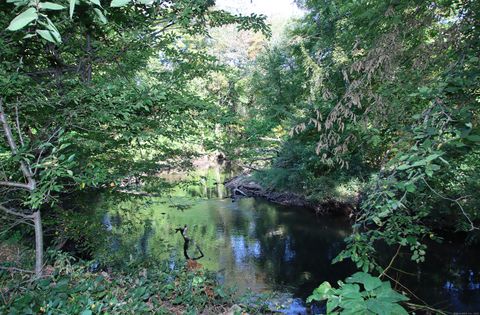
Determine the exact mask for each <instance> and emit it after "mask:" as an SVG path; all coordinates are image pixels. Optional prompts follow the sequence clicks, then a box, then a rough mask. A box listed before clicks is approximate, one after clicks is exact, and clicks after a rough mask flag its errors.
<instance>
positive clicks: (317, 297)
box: [307, 281, 332, 303]
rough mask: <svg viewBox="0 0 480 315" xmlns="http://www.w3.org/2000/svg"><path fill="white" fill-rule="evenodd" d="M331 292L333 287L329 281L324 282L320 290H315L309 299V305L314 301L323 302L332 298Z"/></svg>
mask: <svg viewBox="0 0 480 315" xmlns="http://www.w3.org/2000/svg"><path fill="white" fill-rule="evenodd" d="M330 290H332V286H331V285H330V283H328V282H327V281H325V282H323V283H322V284H321V285H320V286H319V287H318V288H316V289H315V290H313V294H312V295H310V296H309V297H308V298H307V303H310V302H312V301H323V300H325V299H327V298H329V296H330V294H329V293H330Z"/></svg>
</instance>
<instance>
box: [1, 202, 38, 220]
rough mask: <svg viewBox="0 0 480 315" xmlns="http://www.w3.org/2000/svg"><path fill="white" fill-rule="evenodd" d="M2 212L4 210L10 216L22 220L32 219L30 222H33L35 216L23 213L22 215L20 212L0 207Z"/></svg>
mask: <svg viewBox="0 0 480 315" xmlns="http://www.w3.org/2000/svg"><path fill="white" fill-rule="evenodd" d="M0 210H2V211H3V212H6V213H8V214H11V215H14V216H17V217H20V218H22V219H30V220H33V218H34V217H33V215H29V214H23V213H20V212H17V211H13V210H11V209H8V208H5V207H4V206H2V205H0Z"/></svg>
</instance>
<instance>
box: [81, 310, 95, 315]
mask: <svg viewBox="0 0 480 315" xmlns="http://www.w3.org/2000/svg"><path fill="white" fill-rule="evenodd" d="M92 314H93V312H92V311H91V310H84V311H83V312H81V313H80V315H92Z"/></svg>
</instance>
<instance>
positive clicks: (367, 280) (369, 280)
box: [346, 272, 382, 291]
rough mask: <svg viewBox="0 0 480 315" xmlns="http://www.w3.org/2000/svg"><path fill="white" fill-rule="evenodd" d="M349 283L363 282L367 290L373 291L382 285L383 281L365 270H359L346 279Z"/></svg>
mask: <svg viewBox="0 0 480 315" xmlns="http://www.w3.org/2000/svg"><path fill="white" fill-rule="evenodd" d="M346 282H347V283H361V284H363V286H364V287H365V290H367V291H371V290H373V289H375V288H378V287H379V286H381V285H382V281H381V280H380V279H378V278H377V277H373V276H371V275H369V274H368V273H365V272H357V273H355V274H354V275H352V276H351V277H348V278H347V280H346Z"/></svg>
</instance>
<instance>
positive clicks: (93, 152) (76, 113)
mask: <svg viewBox="0 0 480 315" xmlns="http://www.w3.org/2000/svg"><path fill="white" fill-rule="evenodd" d="M12 3H13V5H12ZM12 3H2V4H0V8H1V12H2V13H1V15H0V25H2V27H6V28H7V30H6V31H3V32H2V33H1V36H0V42H1V43H2V45H1V46H2V47H1V48H0V55H1V57H0V63H1V67H0V73H1V74H2V79H0V96H1V100H2V108H1V113H2V116H1V117H2V123H3V130H4V136H5V137H4V139H3V140H4V142H2V143H0V162H1V164H2V167H3V170H2V172H3V173H2V174H1V176H2V179H1V182H0V185H1V186H3V187H5V188H6V189H4V190H2V191H1V192H0V193H1V195H2V198H3V199H4V200H6V201H5V202H2V208H1V209H2V210H3V211H4V212H5V213H6V214H8V215H14V214H15V216H17V217H20V218H21V219H24V220H35V222H36V223H38V224H35V226H36V229H35V235H36V236H35V239H36V240H37V251H36V252H37V263H36V273H37V275H40V274H41V269H42V264H43V262H42V255H41V254H42V246H41V244H42V241H41V239H42V228H41V227H42V225H41V219H40V211H47V212H48V209H49V207H51V206H52V205H54V204H57V205H58V204H61V196H62V194H64V193H66V192H68V191H74V190H80V189H86V188H88V187H100V186H111V185H116V184H118V183H119V182H120V181H121V180H122V179H124V178H125V177H128V176H134V175H139V174H146V173H149V172H150V173H154V172H156V171H158V169H160V168H162V167H165V165H164V164H162V163H159V161H162V160H163V161H166V160H169V161H172V160H173V159H174V158H175V157H179V156H181V155H183V153H182V152H181V151H182V150H181V148H180V147H179V142H181V141H182V140H184V139H185V138H187V137H188V136H189V132H191V131H192V130H196V132H194V133H193V134H192V135H190V136H192V137H194V136H195V134H198V133H199V132H200V131H199V130H197V128H196V127H198V126H199V125H200V126H208V121H205V120H204V119H203V118H204V117H207V112H208V111H209V110H211V108H209V107H210V104H209V103H208V102H207V101H206V100H205V99H202V98H200V97H198V96H197V95H192V94H191V93H189V91H187V90H186V88H185V83H186V82H188V81H190V80H192V79H193V78H195V77H198V76H202V75H204V73H205V71H206V69H211V68H214V67H215V65H214V59H213V58H211V57H209V56H207V55H206V54H205V52H204V51H202V50H198V49H197V50H196V49H195V48H187V47H186V46H185V44H189V42H190V43H192V42H194V40H195V37H196V36H197V37H202V36H205V35H206V34H207V28H208V27H209V26H212V25H213V26H220V25H225V24H233V23H235V24H237V25H238V27H239V28H241V29H249V28H251V29H254V30H257V31H262V32H267V33H268V28H267V27H266V26H265V24H264V22H263V21H264V17H263V16H256V15H252V16H248V17H243V16H234V15H231V14H229V13H227V12H224V11H215V10H211V9H210V7H211V6H212V5H213V4H214V3H213V2H212V1H189V0H184V1H139V2H138V3H137V2H135V3H133V2H131V1H118V0H114V1H112V2H108V3H107V2H106V1H103V2H100V1H93V0H92V1H80V2H77V1H69V2H68V7H69V12H68V13H69V14H68V15H67V14H65V11H66V8H67V7H66V6H65V5H64V4H65V3H63V2H62V1H58V2H55V3H53V2H39V1H37V2H27V1H13V2H12ZM108 5H110V7H111V8H110V9H109V10H108V11H107V10H105V9H104V7H107V6H108ZM12 9H13V10H12ZM159 55H160V56H161V58H160V64H159V63H158V62H153V61H152V60H153V59H154V58H158V56H159ZM147 65H149V67H147ZM13 117H15V119H13ZM204 121H205V123H203V122H204ZM12 126H16V134H13V133H12V132H11V130H12V129H13V128H12ZM182 138H183V139H182ZM147 149H148V152H149V154H148V156H145V151H147ZM187 153H188V152H187ZM23 178H25V180H26V182H25V183H24V182H23ZM12 209H18V210H15V211H14V210H12ZM20 209H22V210H20Z"/></svg>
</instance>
